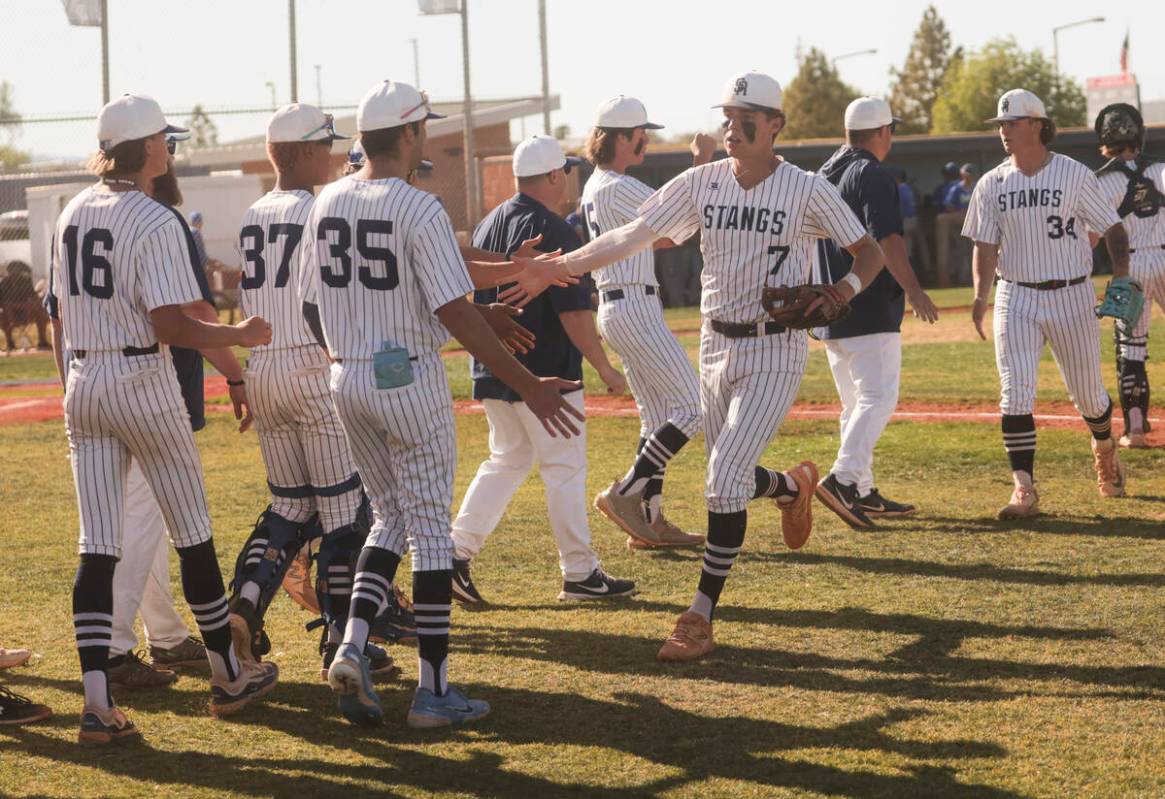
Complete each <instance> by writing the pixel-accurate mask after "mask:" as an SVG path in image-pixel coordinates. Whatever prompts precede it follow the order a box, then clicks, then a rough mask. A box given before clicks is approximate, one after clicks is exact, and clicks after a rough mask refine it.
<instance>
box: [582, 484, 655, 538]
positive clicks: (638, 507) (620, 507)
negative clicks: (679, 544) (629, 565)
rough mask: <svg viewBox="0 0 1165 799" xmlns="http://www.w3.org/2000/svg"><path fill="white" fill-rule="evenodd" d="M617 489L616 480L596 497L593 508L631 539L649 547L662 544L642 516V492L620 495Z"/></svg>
mask: <svg viewBox="0 0 1165 799" xmlns="http://www.w3.org/2000/svg"><path fill="white" fill-rule="evenodd" d="M618 488H619V481H618V480H616V481H614V482H613V483H611V487H610V488H608V489H607V490H606V491H603V492H601V493H600V494H599V495H598V496H596V497H595V508H596V509H597V510H598V511H599V512H600V513H602V514H603V515H604V516H606V517H607V518H608V519H610V520H611V521H613V522H614V523H615V524H617V525H619V526H620V527H621V528H623V530H624V532H626V533H627V535H629V536H631V537H632V538H638V539H639V540H640V541H642V542H643V543H645V544H650V545H651V546H660V545H661V544H662V543H663V542H662V541H660V539H659V534H658V533H656V532H655V530H653V529H651V525H649V524H648V523H647V519H646V518H644V516H643V492H642V491H638V492H636V493H634V494H620V493H619V491H618Z"/></svg>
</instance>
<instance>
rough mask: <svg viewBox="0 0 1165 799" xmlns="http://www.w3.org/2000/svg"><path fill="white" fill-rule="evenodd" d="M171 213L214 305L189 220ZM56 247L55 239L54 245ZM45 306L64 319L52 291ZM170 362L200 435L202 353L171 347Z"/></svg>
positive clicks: (202, 423)
mask: <svg viewBox="0 0 1165 799" xmlns="http://www.w3.org/2000/svg"><path fill="white" fill-rule="evenodd" d="M167 207H168V206H167ZM169 210H170V211H171V212H172V213H173V214H174V216H175V217H176V218H177V219H178V221H179V222H181V223H182V229H183V230H184V231H186V246H187V248H188V249H189V251H190V265H191V268H192V269H193V270H194V279H195V280H197V281H198V290H199V292H201V294H202V299H204V300H206V301H207V302H209V303H210V304H211V306H213V305H214V295H212V294H211V293H210V284H209V283H207V282H206V273H205V272H204V271H203V270H202V268H201V267H199V266H198V249H197V247H196V246H195V244H194V236H193V235H191V232H190V226H189V225H187V224H186V219H185V218H184V217H183V216H182V214H180V213H178V212H177V211H175V210H174V209H173V208H169ZM55 244H56V242H55V240H54V246H55ZM44 305H45V308H46V309H48V312H49V316H50V317H52V318H53V319H60V318H61V317H60V313H59V311H58V309H57V298H56V296H54V295H53V293H52V291H51V289H50V291H49V292H47V293H46V294H45V298H44ZM170 359H171V360H172V361H173V362H174V371H175V372H176V373H177V375H178V388H179V389H180V390H181V391H182V401H183V402H185V403H186V412H187V413H189V414H190V428H191V429H192V430H194V431H195V432H198V431H199V430H201V429H202V428H204V427H206V397H205V395H204V393H203V391H204V386H203V383H204V381H205V373H204V371H203V366H202V353H201V352H199V351H198V350H189V349H186V348H185V347H171V348H170Z"/></svg>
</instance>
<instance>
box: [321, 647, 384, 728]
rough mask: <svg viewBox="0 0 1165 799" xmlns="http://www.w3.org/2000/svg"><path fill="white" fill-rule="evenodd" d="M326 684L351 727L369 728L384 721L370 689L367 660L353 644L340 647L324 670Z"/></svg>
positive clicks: (373, 693) (370, 682)
mask: <svg viewBox="0 0 1165 799" xmlns="http://www.w3.org/2000/svg"><path fill="white" fill-rule="evenodd" d="M328 684H329V685H331V686H332V690H333V691H335V692H336V693H337V694H339V695H340V700H339V704H340V712H341V713H343V714H344V718H346V719H348V721H350V722H352V723H353V724H359V725H361V726H365V727H373V726H376V725H377V724H380V723H381V722H383V721H384V713H383V712H382V711H381V709H380V698H379V697H378V696H377V695H376V691H375V690H373V688H372V675H371V674H369V672H368V658H366V657H364V653H362V652H361V651H360V650H359V649H357V648H356V645H355V644H349V643H344V644H340V649H339V651H338V652H336V658H335V660H333V661H332V665H331V666H330V667H328Z"/></svg>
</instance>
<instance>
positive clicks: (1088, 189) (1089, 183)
mask: <svg viewBox="0 0 1165 799" xmlns="http://www.w3.org/2000/svg"><path fill="white" fill-rule="evenodd" d="M1076 207H1077V208H1078V209H1079V213H1080V216H1081V217H1082V218H1083V220H1084V223H1085V224H1086V225H1088V227H1089V229H1090V230H1094V231H1096V232H1097V233H1103V232H1104V231H1106V230H1108V229H1109V228H1110V227H1112V226H1113V225H1115V224H1117V223H1118V222H1120V221H1121V220H1120V217H1119V216H1117V213H1116V209H1115V208H1113V207H1112V203H1108V202H1105V199H1104V193H1103V192H1102V191H1101V190H1100V181H1098V180H1097V179H1096V175H1094V174H1092V173H1091V172H1086V173H1085V174H1084V180H1083V182H1081V184H1080V194H1079V196H1078V197H1077V199H1076Z"/></svg>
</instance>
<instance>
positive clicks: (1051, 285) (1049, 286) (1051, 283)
mask: <svg viewBox="0 0 1165 799" xmlns="http://www.w3.org/2000/svg"><path fill="white" fill-rule="evenodd" d="M1087 279H1088V276H1087V275H1085V276H1083V277H1074V278H1072V279H1071V280H1045V281H1043V282H1042V283H1022V282H1020V281H1018V280H1006V281H1005V282H1007V283H1014V284H1015V285H1017V286H1023V287H1024V288H1025V289H1035V290H1036V291H1054V290H1055V289H1065V288H1068V286H1079V285H1080V284H1081V283H1083V282H1084V281H1085V280H1087ZM1000 280H1004V278H1000Z"/></svg>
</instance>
